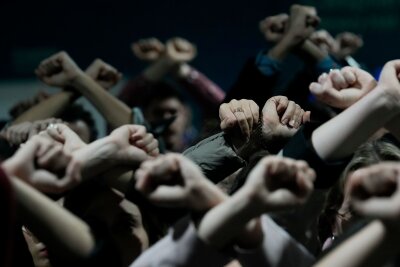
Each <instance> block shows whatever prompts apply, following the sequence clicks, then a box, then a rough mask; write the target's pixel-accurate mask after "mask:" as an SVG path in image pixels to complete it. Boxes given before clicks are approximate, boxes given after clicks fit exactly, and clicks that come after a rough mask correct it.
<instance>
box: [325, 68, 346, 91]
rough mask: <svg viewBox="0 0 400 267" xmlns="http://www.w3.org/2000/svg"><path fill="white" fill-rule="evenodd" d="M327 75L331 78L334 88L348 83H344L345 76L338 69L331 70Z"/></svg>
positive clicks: (342, 87)
mask: <svg viewBox="0 0 400 267" xmlns="http://www.w3.org/2000/svg"><path fill="white" fill-rule="evenodd" d="M329 76H330V78H331V80H332V84H333V87H334V88H336V89H344V88H348V87H349V85H348V84H347V83H346V80H345V78H344V77H343V75H342V73H341V72H340V71H339V70H333V71H332V72H331V73H329Z"/></svg>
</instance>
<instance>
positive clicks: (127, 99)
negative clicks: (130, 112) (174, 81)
mask: <svg viewBox="0 0 400 267" xmlns="http://www.w3.org/2000/svg"><path fill="white" fill-rule="evenodd" d="M152 85H153V83H152V82H150V81H149V80H147V79H146V77H145V76H144V75H139V76H137V77H135V78H134V79H133V80H130V81H128V83H127V84H126V85H125V87H124V88H122V90H121V91H120V92H119V94H118V98H119V99H120V100H122V101H123V102H124V103H125V104H127V105H128V106H130V107H133V106H140V104H141V103H140V101H141V99H142V96H143V95H144V94H145V93H146V90H147V89H148V88H150V87H151V86H152Z"/></svg>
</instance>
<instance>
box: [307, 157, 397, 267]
mask: <svg viewBox="0 0 400 267" xmlns="http://www.w3.org/2000/svg"><path fill="white" fill-rule="evenodd" d="M399 171H400V168H399V164H398V163H397V162H396V163H395V162H383V163H380V164H377V165H373V166H369V167H366V168H363V169H359V170H357V171H356V172H354V173H353V174H352V175H351V176H350V177H349V179H348V181H347V183H346V192H347V193H348V194H349V195H350V199H351V205H352V207H353V209H354V211H355V212H356V213H357V214H358V215H360V216H364V217H368V218H373V219H375V221H373V222H371V223H370V224H369V225H367V226H366V227H365V228H364V229H362V230H361V231H359V232H357V233H356V234H354V235H353V236H351V237H350V238H348V239H347V240H346V241H344V242H343V243H342V244H341V245H340V246H338V247H337V248H335V249H334V250H332V251H331V252H330V253H328V254H327V255H326V256H325V257H324V258H322V259H321V260H320V261H319V262H318V263H317V264H316V265H315V266H321V267H327V266H345V267H356V266H372V267H373V266H382V265H384V264H385V263H386V262H387V261H389V260H391V259H392V258H394V257H395V256H396V255H397V254H398V253H399V248H398V238H399V235H400V232H399V227H398V225H399V218H400V216H399V215H400V212H399V211H400V206H399V201H398V200H399V196H400V194H399V188H400V187H399V182H400V179H399Z"/></svg>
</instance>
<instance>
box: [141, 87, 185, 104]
mask: <svg viewBox="0 0 400 267" xmlns="http://www.w3.org/2000/svg"><path fill="white" fill-rule="evenodd" d="M167 98H177V99H178V100H179V101H180V102H182V103H185V102H186V101H185V98H184V96H183V94H182V93H181V92H180V91H178V89H175V87H173V86H172V85H170V84H169V83H167V82H164V81H162V82H158V83H155V84H153V85H151V86H149V87H148V88H146V90H145V91H144V92H143V94H142V95H141V97H140V103H139V106H140V107H141V108H142V109H143V110H144V109H146V108H147V107H149V105H150V104H151V103H153V102H154V101H162V100H165V99H167Z"/></svg>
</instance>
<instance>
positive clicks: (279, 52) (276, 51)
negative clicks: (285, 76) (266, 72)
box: [268, 35, 295, 61]
mask: <svg viewBox="0 0 400 267" xmlns="http://www.w3.org/2000/svg"><path fill="white" fill-rule="evenodd" d="M294 47H295V46H294V45H293V40H292V38H291V37H290V36H288V35H285V36H284V37H283V38H282V39H281V40H280V41H279V42H278V43H277V44H276V45H275V46H274V47H273V48H271V49H270V50H269V51H268V56H269V57H270V58H272V59H274V60H278V61H283V60H284V59H285V58H286V57H287V56H288V55H289V53H290V52H291V51H292V49H293V48H294Z"/></svg>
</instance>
